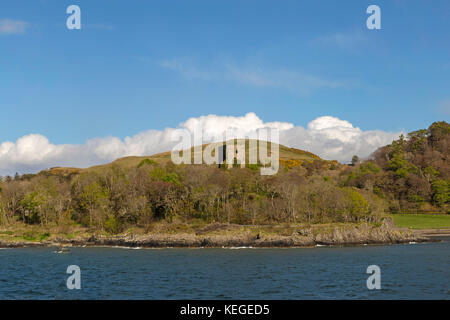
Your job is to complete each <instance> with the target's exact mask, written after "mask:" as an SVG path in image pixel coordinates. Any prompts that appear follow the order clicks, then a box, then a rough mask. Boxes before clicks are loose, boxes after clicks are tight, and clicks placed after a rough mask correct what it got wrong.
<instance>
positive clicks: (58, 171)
mask: <svg viewBox="0 0 450 320" xmlns="http://www.w3.org/2000/svg"><path fill="white" fill-rule="evenodd" d="M239 141H242V140H239ZM222 144H223V142H220V143H214V145H222ZM273 145H275V144H273ZM207 146H208V144H204V145H202V150H205V148H206V147H207ZM278 146H279V159H280V165H281V166H289V167H295V166H301V165H302V164H303V163H304V162H308V163H312V162H314V160H322V159H321V158H320V157H319V156H317V155H315V154H313V153H311V152H308V151H304V150H300V149H295V148H289V147H286V146H283V145H278ZM267 149H268V154H269V155H270V150H271V149H272V143H271V142H268V143H267ZM249 150H250V143H249V140H248V139H246V140H245V159H246V163H248V159H249ZM194 154H195V152H194V147H193V148H191V159H192V163H194V161H193V159H194ZM212 155H214V152H212ZM146 159H149V160H151V161H155V162H156V163H158V164H165V163H167V162H168V161H170V160H171V152H170V151H167V152H163V153H157V154H154V155H149V156H129V157H123V158H119V159H117V160H115V161H113V162H111V163H107V164H102V165H97V166H93V167H89V168H85V169H82V168H70V167H55V168H51V169H48V170H44V172H48V173H51V174H54V175H63V176H66V175H70V174H76V173H81V172H86V171H102V170H104V169H106V168H110V167H111V166H113V165H116V166H119V167H122V168H132V167H137V166H138V165H139V164H140V163H141V162H142V161H144V160H146ZM258 162H259V161H258Z"/></svg>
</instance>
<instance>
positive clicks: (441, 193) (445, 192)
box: [431, 179, 450, 207]
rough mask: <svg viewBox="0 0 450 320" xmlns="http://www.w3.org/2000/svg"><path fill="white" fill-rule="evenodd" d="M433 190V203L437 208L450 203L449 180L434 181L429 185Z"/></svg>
mask: <svg viewBox="0 0 450 320" xmlns="http://www.w3.org/2000/svg"><path fill="white" fill-rule="evenodd" d="M431 186H432V188H433V201H434V203H436V204H437V205H438V206H439V207H443V206H444V205H445V204H448V203H449V202H450V180H442V179H436V180H434V181H433V182H432V183H431Z"/></svg>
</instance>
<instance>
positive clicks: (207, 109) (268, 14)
mask: <svg viewBox="0 0 450 320" xmlns="http://www.w3.org/2000/svg"><path fill="white" fill-rule="evenodd" d="M71 4H77V5H79V6H80V8H81V23H82V29H81V30H68V29H67V28H66V19H67V17H68V14H66V12H65V11H66V8H67V6H68V5H71ZM370 4H377V5H379V6H380V8H381V26H382V29H381V30H368V29H367V28H366V19H367V17H368V16H369V15H368V14H366V8H367V7H368V5H370ZM2 20H3V21H10V22H11V21H16V22H17V21H18V22H20V23H22V25H20V26H21V27H19V28H18V29H17V30H15V31H5V30H4V31H3V32H2V31H1V30H2V29H1V27H0V110H1V120H2V121H1V125H0V143H1V142H3V141H12V142H14V141H16V140H17V139H18V138H20V137H22V136H24V135H27V134H31V133H38V134H41V135H43V136H45V137H47V138H48V139H49V140H50V141H51V142H52V143H55V144H82V143H85V142H86V141H87V140H88V139H92V138H95V137H107V136H114V137H119V138H124V137H126V136H130V135H134V134H137V133H139V132H142V131H145V130H148V129H158V130H160V129H164V128H165V127H176V126H177V125H178V124H179V123H180V122H183V121H185V120H187V119H188V118H190V117H199V116H201V115H208V114H217V115H228V116H230V115H231V116H242V115H244V114H246V113H248V112H255V113H256V114H257V115H258V117H260V118H261V119H264V121H268V122H270V121H284V122H290V123H293V124H295V125H299V126H306V125H307V124H308V123H309V122H310V121H312V120H314V119H315V118H317V117H320V116H326V115H330V116H333V117H337V118H339V119H343V120H347V121H349V122H350V123H352V124H353V125H354V126H357V127H360V128H361V129H363V130H376V129H379V130H384V131H400V130H405V131H412V130H416V129H419V128H425V127H428V126H429V125H430V124H431V123H432V122H433V121H437V120H447V121H448V119H449V108H450V81H449V79H450V2H449V1H447V0H443V1H437V0H436V1H432V2H431V1H425V0H422V1H400V0H397V1H378V0H377V1H331V0H330V1H261V0H258V1H256V0H255V1H244V0H242V1H206V0H205V1H195V0H190V1H167V0H164V1H100V0H96V1H92V0H89V1H87V0H86V1H75V0H72V1H63V0H47V1H44V0H41V1H22V0H15V1H2V2H1V3H0V26H1V21H2Z"/></svg>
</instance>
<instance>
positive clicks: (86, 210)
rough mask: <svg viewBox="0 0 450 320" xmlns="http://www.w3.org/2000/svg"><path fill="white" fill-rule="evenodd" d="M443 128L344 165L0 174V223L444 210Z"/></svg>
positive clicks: (149, 165) (374, 218)
mask: <svg viewBox="0 0 450 320" xmlns="http://www.w3.org/2000/svg"><path fill="white" fill-rule="evenodd" d="M449 148H450V125H449V124H448V123H446V122H436V123H434V124H432V125H431V126H430V127H429V128H428V129H426V130H419V131H415V132H412V133H410V134H408V136H407V137H403V136H402V137H400V139H398V140H396V141H394V142H393V143H392V144H390V145H388V146H385V147H382V148H380V149H379V150H377V151H376V152H375V153H374V154H373V155H372V157H371V159H369V160H365V161H362V162H360V161H359V159H358V157H357V156H355V157H353V160H352V164H351V165H344V164H338V163H336V162H331V161H324V160H318V159H316V160H314V161H312V162H308V161H305V162H299V161H297V162H294V163H293V164H289V165H287V164H285V165H284V166H282V167H281V168H280V170H279V173H278V174H277V175H274V176H261V175H260V172H259V168H258V166H256V165H253V166H249V167H247V168H238V167H235V168H232V169H229V170H228V169H225V168H217V167H214V166H206V165H178V166H177V165H174V164H172V163H171V162H165V163H159V162H157V161H154V160H152V159H147V160H143V161H142V162H141V163H140V164H139V165H137V166H134V167H132V168H128V167H122V166H119V165H110V166H107V167H105V168H103V169H102V170H83V171H81V172H80V173H73V174H55V173H54V172H51V171H42V172H40V173H38V174H27V175H21V176H20V175H17V174H16V176H15V177H9V176H8V177H3V178H2V179H1V180H0V225H12V224H17V223H25V224H30V225H42V226H60V225H68V226H70V225H82V226H85V227H89V228H91V229H92V230H103V231H106V232H108V233H111V234H114V233H119V232H122V231H123V230H125V229H126V228H128V227H129V226H141V227H144V228H145V227H147V226H150V225H151V224H152V223H153V222H155V221H160V220H166V221H168V222H172V221H181V222H185V223H189V222H190V221H193V220H201V221H204V222H208V223H209V222H211V223H212V222H223V223H237V224H252V225H255V224H277V223H328V222H361V221H366V222H373V223H377V222H379V221H380V220H381V218H382V217H383V216H384V214H385V213H386V212H394V213H395V212H447V213H448V212H449V202H450V168H449V161H448V156H449V151H450V149H449Z"/></svg>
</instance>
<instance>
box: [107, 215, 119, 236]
mask: <svg viewBox="0 0 450 320" xmlns="http://www.w3.org/2000/svg"><path fill="white" fill-rule="evenodd" d="M104 228H105V231H106V232H109V233H111V234H117V233H119V232H120V224H119V223H118V222H117V220H116V219H115V218H114V217H113V216H112V215H110V216H108V218H107V219H106V221H105V225H104Z"/></svg>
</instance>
